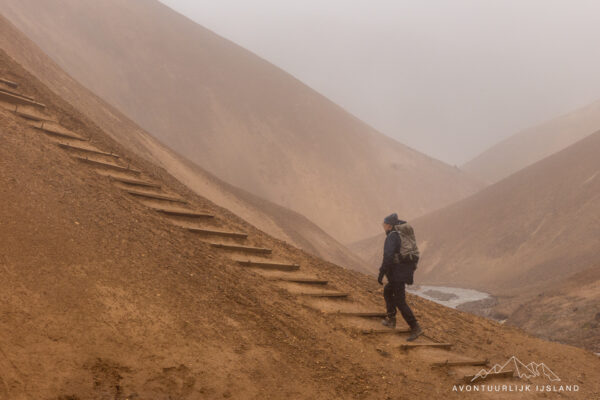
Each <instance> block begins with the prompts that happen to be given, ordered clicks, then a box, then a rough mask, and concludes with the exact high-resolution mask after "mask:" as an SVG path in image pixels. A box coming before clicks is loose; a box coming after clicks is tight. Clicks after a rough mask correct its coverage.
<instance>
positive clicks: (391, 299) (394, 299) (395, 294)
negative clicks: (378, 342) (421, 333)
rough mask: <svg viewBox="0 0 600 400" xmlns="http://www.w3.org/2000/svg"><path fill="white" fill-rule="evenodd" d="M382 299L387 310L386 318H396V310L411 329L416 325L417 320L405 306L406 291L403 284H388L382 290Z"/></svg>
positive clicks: (406, 305)
mask: <svg viewBox="0 0 600 400" xmlns="http://www.w3.org/2000/svg"><path fill="white" fill-rule="evenodd" d="M383 297H384V299H385V306H386V308H387V315H388V318H396V308H397V309H399V310H400V314H402V318H404V320H405V321H406V323H407V324H408V326H410V327H411V328H413V327H415V326H416V325H417V319H416V318H415V315H414V314H413V312H412V310H411V309H410V307H409V306H408V304H406V290H405V284H404V282H389V283H388V284H387V285H385V287H384V288H383Z"/></svg>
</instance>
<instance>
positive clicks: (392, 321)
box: [377, 213, 423, 342]
mask: <svg viewBox="0 0 600 400" xmlns="http://www.w3.org/2000/svg"><path fill="white" fill-rule="evenodd" d="M383 229H384V230H385V234H386V238H385V244H384V246H383V261H382V263H381V267H380V268H379V277H378V279H377V281H378V282H379V284H380V285H383V277H384V276H385V277H386V278H387V284H386V285H385V287H384V288H383V297H384V299H385V305H386V309H387V317H386V319H384V320H383V321H382V324H383V325H385V326H387V327H389V328H392V329H395V328H396V309H398V310H400V314H402V318H404V320H405V321H406V323H407V324H408V326H409V327H410V336H409V337H408V339H407V340H408V341H410V342H412V341H413V340H415V339H417V338H418V337H419V336H421V335H422V334H423V330H422V329H421V327H420V326H419V323H418V322H417V319H416V318H415V315H414V314H413V312H412V310H411V309H410V307H409V306H408V304H407V303H406V285H407V284H408V285H412V283H413V275H414V272H415V270H416V269H417V263H418V262H419V255H420V254H419V249H418V247H417V242H416V238H415V234H414V230H413V229H412V227H411V226H410V224H408V223H407V222H406V221H402V220H400V219H398V215H397V214H395V213H394V214H391V215H388V216H387V217H385V219H384V220H383Z"/></svg>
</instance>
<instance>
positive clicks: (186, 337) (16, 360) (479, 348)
mask: <svg viewBox="0 0 600 400" xmlns="http://www.w3.org/2000/svg"><path fill="white" fill-rule="evenodd" d="M0 77H4V78H6V77H8V78H9V80H11V81H15V82H19V83H20V86H19V87H18V90H19V91H20V92H21V93H24V94H30V95H33V96H34V97H35V99H36V100H37V101H38V102H41V103H44V104H45V105H46V106H47V108H46V109H40V107H27V106H19V107H18V108H12V110H13V111H7V109H11V107H10V105H11V104H13V105H14V103H10V104H9V105H8V106H7V105H6V104H4V103H3V104H2V107H1V108H0V127H1V129H0V132H1V135H0V166H1V168H0V196H1V197H0V198H1V199H2V207H0V268H1V269H2V271H3V279H2V280H0V299H1V300H0V352H1V353H2V357H1V358H0V399H2V400H4V399H10V400H13V399H61V400H64V399H71V400H73V399H108V398H110V399H127V398H130V399H131V398H140V399H147V398H151V399H157V400H161V399H173V398H178V399H198V398H203V399H204V398H206V399H217V398H236V399H237V398H256V399H259V398H260V399H264V398H272V399H279V398H282V399H283V398H298V399H331V398H344V399H345V398H363V399H381V398H400V397H410V398H413V399H431V398H439V397H444V398H450V399H461V398H464V395H463V394H461V393H457V392H453V391H452V385H453V384H455V383H457V382H458V378H459V377H462V376H463V375H464V374H475V373H477V372H478V371H479V370H480V369H481V366H478V365H473V366H470V365H467V366H461V365H445V366H443V367H432V364H431V363H432V362H442V361H444V360H447V359H450V360H461V362H462V361H465V360H466V359H467V358H470V359H473V360H478V359H484V358H489V359H490V361H491V362H492V363H500V362H504V361H505V360H506V359H508V358H509V357H510V356H512V355H516V356H518V357H520V358H521V359H523V360H527V361H529V360H532V361H538V362H539V361H543V362H545V363H546V364H547V365H549V366H551V367H552V369H553V371H554V372H555V373H557V374H558V375H559V376H560V377H561V379H562V382H564V383H565V384H567V383H570V384H571V385H573V384H576V385H579V388H580V390H579V391H577V392H572V393H571V392H570V393H564V394H561V395H558V394H557V395H556V396H555V395H553V394H545V393H539V394H535V393H534V394H532V396H531V397H532V398H542V397H543V398H548V397H549V398H558V397H560V398H574V399H589V398H593V396H594V394H595V393H598V392H599V391H600V385H599V383H598V382H597V380H595V379H594V378H595V376H596V375H597V372H598V371H599V370H600V360H599V359H598V358H597V357H595V356H593V355H592V354H590V353H586V352H584V351H582V350H578V349H574V348H572V347H569V346H564V345H558V344H553V343H548V342H545V341H542V340H539V339H535V338H532V337H530V336H528V335H526V334H524V333H522V332H520V331H519V330H517V329H514V328H508V327H503V326H501V325H499V324H496V323H494V322H491V321H488V320H485V319H482V318H478V317H474V316H471V315H468V314H465V313H461V312H457V311H454V310H449V309H446V308H444V307H441V306H439V305H435V304H432V303H430V302H427V301H424V300H420V299H417V298H412V297H411V298H410V301H411V302H412V304H413V306H414V307H415V309H416V311H417V313H418V316H419V317H420V318H421V320H422V323H423V325H424V326H426V327H427V334H428V338H423V339H420V343H421V344H424V345H425V344H427V345H429V346H430V347H431V346H434V345H435V343H434V342H433V341H432V339H434V340H437V341H438V342H442V341H446V342H451V343H453V344H454V348H453V349H452V350H448V349H444V348H435V347H431V348H420V349H413V350H405V351H399V350H398V348H397V347H399V346H400V345H402V344H405V343H406V342H405V341H404V339H403V338H402V335H403V334H402V333H401V332H398V334H395V335H375V334H370V335H365V334H361V333H360V329H369V327H373V326H376V321H374V322H372V321H369V320H366V319H365V320H361V321H360V322H357V321H355V320H354V319H351V318H343V317H342V316H341V315H329V314H327V313H324V312H323V311H325V310H329V311H331V310H335V309H346V310H350V309H355V310H361V309H362V310H369V309H370V308H371V309H372V308H375V307H381V303H380V301H381V300H380V294H378V293H377V287H376V285H375V284H373V281H372V279H369V278H367V277H365V276H363V275H361V274H358V273H354V272H349V271H347V270H344V269H342V268H339V267H337V266H335V265H332V264H329V263H327V262H323V261H322V260H319V259H317V258H315V257H312V256H309V255H307V254H306V253H304V252H302V251H299V250H296V249H294V248H293V247H291V246H289V245H287V244H285V243H282V242H280V241H278V240H275V239H273V238H272V237H269V236H268V235H265V234H263V233H262V232H260V231H258V230H256V229H255V228H253V227H252V226H250V225H248V224H247V223H246V222H244V221H243V220H242V219H240V218H239V217H237V216H235V215H233V214H232V213H230V212H228V211H227V210H225V209H223V208H220V207H218V206H217V205H215V204H214V203H211V202H210V201H207V200H206V199H204V198H202V197H200V196H197V195H194V194H193V193H192V192H191V191H189V190H188V189H187V188H186V187H184V186H183V185H181V184H180V183H178V182H177V181H176V180H175V179H173V178H172V177H171V176H169V175H168V174H167V173H166V172H165V171H164V170H162V169H160V168H157V167H156V166H154V165H152V164H151V163H149V162H147V161H144V160H143V159H141V158H139V157H138V156H136V155H135V154H134V153H132V152H130V151H128V150H127V149H126V148H124V147H123V146H121V145H119V144H118V143H116V142H115V141H113V140H112V139H111V138H110V137H109V136H108V135H106V134H105V133H104V132H103V131H102V130H101V129H99V128H98V127H97V126H95V125H94V124H93V123H91V122H90V121H88V120H87V118H86V117H85V116H84V115H82V114H80V113H79V112H78V111H76V110H75V109H74V108H73V107H72V106H70V105H69V104H68V103H66V102H64V101H63V100H61V99H60V98H58V97H56V96H54V95H53V94H52V93H51V92H50V91H49V90H47V89H46V88H45V87H43V86H42V85H41V84H40V83H39V82H38V81H36V79H35V78H34V77H32V76H31V75H29V74H27V73H26V72H25V71H23V70H22V69H21V68H19V66H18V65H15V64H14V63H12V62H11V61H10V60H8V59H6V58H3V59H2V64H1V65H0ZM0 89H1V90H0V96H1V97H2V99H4V100H6V99H7V98H10V96H9V95H7V94H6V92H5V91H4V89H2V88H0ZM4 100H3V101H4ZM12 100H13V101H18V102H25V103H26V101H25V100H24V99H23V98H17V99H15V98H12ZM23 117H24V118H23ZM40 118H45V119H49V120H55V121H59V123H50V122H45V123H44V125H41V124H38V123H41V122H40V121H39V119H40ZM35 126H37V128H35ZM77 137H79V138H84V139H85V140H79V139H76V138H77ZM57 143H58V144H62V145H63V146H57ZM65 146H66V147H65ZM82 149H86V150H85V151H83V150H82ZM82 154H86V156H85V157H82ZM78 157H79V158H78ZM93 160H96V161H93ZM96 171H97V172H96ZM109 173H110V174H112V176H113V179H108V177H107V176H104V175H106V174H109ZM119 177H121V179H125V178H127V179H128V180H129V181H130V182H133V181H134V180H135V182H138V183H137V184H135V185H133V184H129V186H124V185H123V183H122V182H121V181H116V179H118V178H119ZM142 184H146V185H160V186H161V188H159V189H158V188H156V187H155V186H151V187H146V186H144V189H142V188H141V187H140V185H142ZM132 186H133V187H134V188H135V189H136V191H137V192H138V193H139V192H142V191H144V192H146V193H149V192H154V193H156V194H158V193H163V195H162V196H167V195H168V196H170V198H171V199H177V201H182V200H183V201H186V202H187V205H181V204H180V205H178V206H177V207H179V208H182V207H186V206H187V207H189V209H191V210H198V211H200V210H202V211H204V212H207V213H211V214H212V215H213V217H212V218H207V217H199V218H196V217H194V218H193V219H194V220H196V219H199V220H201V221H202V222H198V221H196V222H189V221H188V224H194V225H195V224H205V226H207V227H208V226H210V227H215V226H218V229H220V230H221V231H228V232H234V231H237V232H240V231H243V232H246V234H248V237H247V239H244V240H243V241H242V243H245V246H248V245H252V246H260V248H267V247H268V248H270V249H272V250H273V255H272V256H271V257H272V260H277V259H279V260H281V262H293V263H297V264H298V265H299V266H300V271H299V272H298V273H287V272H286V273H284V272H281V273H280V275H279V277H280V279H285V278H288V279H293V278H294V277H296V276H297V274H299V273H301V274H304V275H305V276H310V275H313V276H316V277H318V278H319V279H324V280H327V281H328V282H329V283H328V284H327V285H325V286H324V287H325V288H329V291H330V292H332V291H338V292H346V293H350V296H349V298H346V299H337V300H336V299H326V298H325V299H321V300H311V299H310V297H309V296H307V294H308V293H313V294H315V293H319V292H321V293H322V291H320V290H316V289H314V288H313V285H307V286H306V287H305V288H304V289H301V290H300V293H303V292H302V291H304V293H305V294H304V295H302V294H300V293H299V290H298V289H294V287H293V285H292V284H291V283H289V282H285V281H275V280H272V279H274V278H275V276H273V275H272V274H267V273H266V272H260V271H261V270H260V269H256V268H248V267H242V266H240V265H238V264H237V263H235V262H234V261H233V259H232V256H231V255H229V253H228V252H227V251H226V249H224V248H222V247H221V248H215V247H214V246H211V245H210V241H209V240H208V239H207V238H206V237H204V236H199V234H198V233H192V232H189V231H187V230H185V229H180V228H178V227H177V226H176V225H174V223H177V224H182V223H184V220H185V219H189V218H191V217H186V218H184V219H182V217H175V216H173V215H166V214H165V213H157V212H155V211H153V210H152V207H156V206H157V203H160V204H162V207H163V208H164V209H171V210H174V207H175V206H174V205H172V204H169V203H171V202H172V201H168V202H165V201H164V200H161V201H160V202H159V201H157V200H153V201H149V200H147V199H146V200H143V198H142V200H141V199H140V197H137V196H136V197H134V196H131V195H129V194H128V193H127V192H126V191H125V190H131V189H132ZM212 229H215V228H212ZM211 240H215V238H213V239H211ZM222 240H223V239H222ZM232 240H241V239H232ZM232 240H230V241H229V242H228V243H230V245H231V244H232ZM296 279H297V278H296ZM309 288H312V291H311V289H309ZM357 328H358V329H357ZM582 371H584V372H582ZM488 379H490V382H491V381H493V382H496V383H515V384H518V383H519V382H520V381H519V380H517V379H516V378H515V379H510V378H506V377H504V378H502V377H495V378H488ZM530 381H532V382H546V380H545V378H543V377H540V378H534V379H532V380H530ZM504 396H505V394H499V395H496V394H495V393H483V394H482V396H481V398H490V399H501V398H505V397H504Z"/></svg>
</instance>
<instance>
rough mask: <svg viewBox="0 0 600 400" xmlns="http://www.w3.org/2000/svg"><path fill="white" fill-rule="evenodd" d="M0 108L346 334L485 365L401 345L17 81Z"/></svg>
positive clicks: (315, 280)
mask: <svg viewBox="0 0 600 400" xmlns="http://www.w3.org/2000/svg"><path fill="white" fill-rule="evenodd" d="M0 107H2V108H4V109H7V110H9V111H11V112H13V113H14V114H15V115H17V116H18V117H20V118H21V119H23V121H24V122H25V123H26V124H28V125H29V126H30V127H31V128H33V129H34V130H35V131H36V132H39V133H41V134H44V135H45V136H47V138H48V139H49V140H50V141H52V142H53V143H54V144H56V146H58V147H59V148H61V149H62V150H64V151H66V152H67V153H68V154H69V155H70V156H71V157H73V158H74V159H75V160H77V161H79V162H81V163H82V164H85V165H88V166H89V167H90V168H92V169H93V170H94V171H95V172H96V173H97V174H99V175H102V176H104V177H106V178H108V179H110V181H111V182H112V183H113V184H114V185H115V186H116V187H117V188H119V189H120V190H122V191H123V192H124V193H125V194H127V195H129V196H132V197H133V198H135V199H136V200H138V201H139V202H141V203H142V204H144V205H145V206H147V207H148V208H150V209H152V210H154V211H156V212H157V213H160V214H161V215H163V216H164V217H165V218H167V219H168V220H169V221H170V222H171V223H172V224H173V225H175V226H177V227H179V228H181V229H185V230H187V231H189V232H191V233H194V234H196V235H197V236H198V238H199V240H200V241H202V242H205V243H207V244H209V245H210V246H211V247H212V248H214V249H215V250H216V251H220V252H222V253H224V254H225V255H227V256H228V257H229V258H230V259H231V260H232V261H234V262H235V263H236V264H237V265H239V266H240V267H242V268H249V269H252V270H254V271H255V272H257V273H259V274H261V275H262V276H263V277H264V278H265V279H267V280H269V281H271V282H272V283H273V284H274V285H276V286H277V287H279V288H282V289H285V290H287V291H288V292H290V293H292V294H294V295H296V296H298V297H299V298H309V299H313V300H314V301H317V302H318V304H317V305H315V307H316V308H317V309H320V310H321V311H323V309H325V310H326V311H328V315H329V316H330V317H332V318H341V319H343V320H344V322H345V326H348V327H349V328H350V330H352V331H355V332H357V333H359V334H361V335H364V336H367V337H371V338H376V339H375V340H386V341H392V343H394V346H395V347H397V348H398V349H400V350H404V351H408V350H415V351H418V350H419V349H421V350H422V351H425V350H427V351H430V352H434V353H433V354H434V356H433V358H434V359H435V360H436V361H433V362H432V367H434V368H440V369H445V370H447V371H453V370H454V371H456V370H458V371H459V372H458V374H459V375H460V374H463V375H464V376H463V377H462V379H464V380H471V379H475V377H476V374H477V372H479V370H473V369H468V368H477V367H481V366H486V365H487V364H488V361H487V360H474V359H468V358H465V357H464V356H461V355H458V354H455V353H452V352H451V351H450V350H451V347H452V344H450V343H439V342H437V341H435V340H433V339H431V338H428V337H427V336H425V335H423V336H422V338H420V339H419V340H417V341H416V342H406V341H405V340H404V339H403V337H405V336H407V335H408V334H409V333H410V330H409V329H408V328H407V327H398V328H396V329H388V328H385V329H384V328H382V327H381V325H380V324H379V323H378V320H377V319H378V318H382V317H385V313H382V312H380V311H373V310H366V309H363V308H361V307H360V304H357V303H355V302H353V301H352V300H351V295H350V294H348V293H344V292H340V291H338V290H336V289H335V288H332V287H331V285H330V283H329V282H328V281H327V280H324V279H321V278H319V277H316V276H311V275H307V274H304V273H303V272H302V269H301V266H300V265H298V264H296V263H291V262H289V261H286V260H279V259H274V258H273V251H272V249H270V248H264V247H256V246H252V245H248V244H247V242H248V234H247V233H246V232H236V231H229V230H223V229H222V228H220V227H219V224H218V221H217V218H215V216H214V215H213V214H211V213H210V212H206V211H203V210H198V209H196V207H195V206H194V205H193V204H192V203H190V202H188V201H187V200H186V199H184V198H182V197H181V196H179V195H177V194H175V193H172V192H171V191H169V190H167V189H166V188H164V187H163V186H162V185H161V184H160V183H159V182H155V181H154V180H152V179H151V178H150V177H149V176H147V175H146V174H144V172H143V171H141V170H138V169H136V168H135V167H134V166H132V165H131V164H130V163H129V162H127V161H126V160H125V159H123V158H122V157H121V156H119V155H118V154H114V153H112V152H108V151H104V150H102V149H100V148H98V147H97V146H95V145H94V144H93V143H92V142H91V140H90V138H88V137H86V136H85V135H83V134H80V133H77V132H73V131H71V130H69V129H67V128H65V127H64V126H62V125H61V124H60V123H59V122H58V121H57V119H56V118H54V117H53V116H52V115H51V114H50V113H49V112H48V110H47V107H46V106H45V105H44V104H42V103H40V102H38V101H36V100H35V99H34V98H32V97H30V96H27V95H24V94H22V93H19V91H18V84H17V83H16V82H12V81H10V80H7V79H3V78H0ZM340 301H342V302H343V303H340ZM309 304H310V303H309ZM313 304H314V303H313ZM357 306H358V307H357ZM465 368H467V369H465ZM509 372H510V371H509ZM509 372H505V373H503V374H493V373H492V374H489V375H487V377H486V378H477V379H479V380H482V379H489V378H494V377H508V376H509V375H510V374H509ZM455 374H456V372H455Z"/></svg>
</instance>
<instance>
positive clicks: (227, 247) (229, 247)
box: [210, 243, 273, 254]
mask: <svg viewBox="0 0 600 400" xmlns="http://www.w3.org/2000/svg"><path fill="white" fill-rule="evenodd" d="M210 245H211V246H212V247H215V248H217V249H223V250H229V251H241V252H246V253H256V254H271V253H272V252H273V250H271V249H265V248H263V247H253V246H240V245H236V244H225V243H211V244H210Z"/></svg>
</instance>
